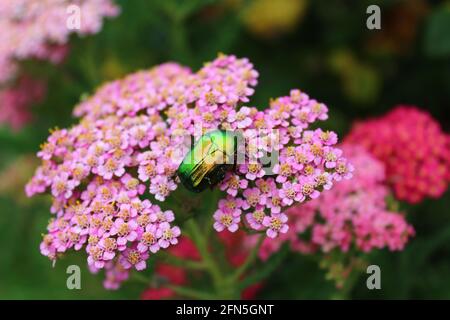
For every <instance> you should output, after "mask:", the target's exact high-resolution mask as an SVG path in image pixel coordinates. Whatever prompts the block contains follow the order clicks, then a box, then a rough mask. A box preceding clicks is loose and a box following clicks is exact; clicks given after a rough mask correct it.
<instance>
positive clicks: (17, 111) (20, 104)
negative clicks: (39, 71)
mask: <svg viewBox="0 0 450 320" xmlns="http://www.w3.org/2000/svg"><path fill="white" fill-rule="evenodd" d="M46 89H47V88H46V85H45V83H44V82H42V81H39V80H35V79H32V78H30V77H27V76H22V77H21V78H20V79H17V83H16V85H15V86H13V87H6V88H4V89H0V124H1V123H8V124H9V125H10V126H11V127H12V128H13V129H18V128H20V127H22V126H23V125H24V124H25V123H27V122H29V121H30V119H31V118H32V115H31V113H30V110H29V107H30V105H31V104H35V103H38V102H39V101H41V100H42V99H43V97H44V95H45V92H46Z"/></svg>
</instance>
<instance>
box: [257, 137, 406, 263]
mask: <svg viewBox="0 0 450 320" xmlns="http://www.w3.org/2000/svg"><path fill="white" fill-rule="evenodd" d="M342 149H343V150H344V151H345V154H346V156H347V157H348V159H349V161H351V162H352V164H353V165H354V166H355V168H356V169H355V174H354V177H353V178H352V180H350V181H343V182H341V183H339V184H338V185H336V186H335V187H334V188H333V189H332V190H330V191H328V192H326V193H324V194H323V195H322V196H321V198H320V199H318V200H313V201H310V202H308V203H306V204H304V205H298V206H294V207H291V208H290V209H288V210H287V212H286V214H287V215H289V218H290V222H289V226H290V228H289V232H288V233H286V234H284V235H283V236H282V237H280V238H278V239H276V241H264V242H263V245H262V247H261V249H260V252H259V255H260V257H261V258H262V259H267V258H268V257H269V256H270V255H271V254H272V253H273V252H275V251H276V250H278V248H279V247H280V246H281V245H282V244H283V243H285V242H289V243H290V246H291V248H292V249H293V250H294V251H298V252H301V253H313V252H316V251H321V252H329V251H331V250H336V249H338V250H341V251H344V252H346V251H348V250H350V249H352V248H354V249H356V250H359V251H363V252H369V251H371V250H373V249H381V248H384V247H387V248H389V249H390V250H402V249H403V248H404V246H405V244H406V243H407V241H408V239H409V238H410V237H411V236H412V235H413V234H414V230H413V228H412V226H411V225H409V224H408V223H407V222H406V220H405V217H404V215H403V214H401V213H398V212H392V211H390V210H389V209H388V208H387V203H386V197H387V196H388V194H389V188H388V187H387V186H386V185H385V182H386V177H385V169H384V165H383V163H382V162H380V161H378V160H377V159H375V158H374V157H373V156H372V155H370V154H369V153H368V152H367V151H365V150H364V149H363V148H362V147H360V146H355V145H349V144H346V145H344V146H342Z"/></svg>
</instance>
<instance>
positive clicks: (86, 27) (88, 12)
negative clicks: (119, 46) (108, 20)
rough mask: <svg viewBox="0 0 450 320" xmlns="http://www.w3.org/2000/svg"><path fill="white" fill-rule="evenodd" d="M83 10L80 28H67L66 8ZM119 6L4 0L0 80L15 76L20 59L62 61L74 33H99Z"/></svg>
mask: <svg viewBox="0 0 450 320" xmlns="http://www.w3.org/2000/svg"><path fill="white" fill-rule="evenodd" d="M70 5H76V6H78V8H79V9H80V11H79V12H80V15H81V17H80V18H81V19H80V21H81V23H80V28H79V29H73V30H72V29H70V28H68V27H67V21H68V18H69V17H70V15H69V13H68V11H67V8H68V7H69V6H70ZM117 14H118V8H117V7H116V6H115V5H114V3H113V2H112V0H88V1H81V0H75V1H73V0H15V1H10V0H1V1H0V29H1V30H4V32H1V33H0V82H3V81H6V80H8V79H10V78H11V77H13V76H14V75H15V73H16V71H17V68H18V66H17V61H18V60H24V59H30V58H38V59H45V60H50V61H52V62H58V61H60V58H61V55H60V54H59V53H62V51H61V50H60V48H61V46H64V45H65V44H66V43H67V42H68V40H69V36H70V34H71V33H77V34H79V35H86V34H94V33H97V32H98V31H99V30H100V29H101V27H102V19H103V17H113V16H116V15H117Z"/></svg>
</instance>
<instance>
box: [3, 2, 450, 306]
mask: <svg viewBox="0 0 450 320" xmlns="http://www.w3.org/2000/svg"><path fill="white" fill-rule="evenodd" d="M116 2H117V3H118V4H119V6H120V7H121V10H122V12H121V14H120V15H119V16H118V17H117V18H114V19H108V20H107V21H106V23H105V25H104V28H103V29H102V31H101V32H100V33H99V34H97V35H94V36H89V37H85V38H78V37H73V38H72V39H71V45H70V47H71V52H70V55H69V57H68V58H67V60H66V61H65V62H64V63H63V64H62V65H60V66H58V67H55V66H53V65H51V64H49V63H45V62H36V61H25V62H23V68H24V70H26V71H27V73H30V74H32V75H34V76H36V77H38V78H43V79H45V80H46V81H47V82H48V93H47V97H46V99H45V100H44V101H43V102H42V103H40V104H39V105H36V106H34V109H33V111H34V114H35V121H34V122H33V123H32V124H30V125H28V126H26V127H25V128H23V129H21V130H20V131H13V130H11V129H10V128H8V127H6V126H1V127H0V146H1V147H0V210H1V213H0V298H2V299H28V298H34V299H47V298H51V299H67V298H77V299H93V298H96V299H103V298H139V296H140V293H141V292H142V289H143V287H142V285H139V284H133V283H126V284H125V285H124V286H123V288H122V289H121V290H119V291H115V292H111V291H107V290H105V289H103V287H102V284H101V281H102V277H100V276H95V275H91V274H90V273H89V271H88V270H87V268H86V262H85V254H83V253H71V254H69V255H68V256H66V257H65V258H63V259H61V260H59V261H58V262H57V264H56V266H55V267H54V268H52V266H51V262H50V261H49V260H48V259H47V258H46V257H43V256H41V255H40V253H39V243H40V241H41V234H42V233H43V232H45V227H46V224H47V221H48V219H49V218H50V213H49V203H50V202H49V199H48V198H46V197H45V196H41V197H37V198H35V199H26V197H25V195H24V193H23V186H24V184H25V182H26V181H27V179H28V178H29V177H30V176H31V175H32V172H33V169H34V167H35V166H36V161H35V160H34V156H33V155H34V154H35V153H36V152H37V150H38V148H39V144H40V143H42V142H43V141H44V140H45V139H46V137H47V135H48V128H51V127H55V126H58V127H65V126H69V125H70V124H72V123H74V122H75V121H77V120H76V119H74V118H73V117H72V116H71V112H72V108H73V106H74V105H75V104H76V103H77V102H78V101H79V100H80V99H81V98H82V97H83V96H84V95H86V94H91V93H93V92H94V90H95V88H96V87H97V86H98V85H100V84H101V83H103V82H104V81H107V80H111V79H115V78H118V77H120V76H122V75H125V74H127V73H129V72H133V71H136V70H138V69H141V68H149V67H151V66H153V65H155V64H158V63H161V62H165V61H168V60H175V61H178V62H180V63H183V64H186V65H188V66H190V67H191V68H193V69H194V70H195V69H197V68H199V67H200V66H201V65H202V63H203V62H205V61H209V60H212V59H213V58H214V57H215V56H216V55H217V53H218V52H224V53H230V54H235V55H237V56H240V57H248V58H249V59H250V60H251V61H252V62H253V63H254V65H255V68H256V69H257V70H258V71H259V72H260V78H259V85H258V87H257V89H256V93H255V95H254V97H253V98H252V104H255V105H258V106H261V107H264V106H266V105H267V104H268V100H269V98H271V97H277V96H280V95H285V94H287V93H288V92H289V90H290V89H291V88H300V89H302V90H304V91H306V92H308V93H309V94H310V95H311V96H313V97H316V98H317V99H319V100H321V101H323V102H325V103H326V104H327V105H328V106H329V108H330V113H329V115H330V119H329V120H328V121H327V122H325V123H324V126H325V127H326V128H328V129H333V130H336V131H337V132H338V133H339V135H340V136H344V135H345V134H346V132H347V131H348V130H349V128H350V126H351V124H352V122H353V121H354V120H356V119H363V118H366V117H371V116H376V115H380V114H383V113H385V112H386V111H387V110H389V109H391V108H393V107H394V106H395V105H396V104H413V105H417V106H419V107H420V108H422V109H426V110H428V111H429V112H430V113H431V114H432V115H433V116H434V117H435V118H436V119H439V121H440V123H441V125H442V127H443V128H444V130H445V131H447V132H448V131H449V128H450V117H448V108H449V107H450V94H449V93H450V2H449V1H425V0H405V1H394V0H389V1H388V0H385V1H365V0H360V1H344V0H329V1H313V0H309V1H308V0H255V1H245V0H225V1H214V0H191V1H186V0H178V1H177V0H165V1H162V0H161V1H158V0H155V1H149V0H132V1H130V0H128V1H127V0H122V1H116ZM370 4H378V5H379V6H380V8H381V14H382V24H381V25H382V29H381V30H368V29H367V28H366V19H367V17H368V14H366V8H367V7H368V5H370ZM449 208H450V192H448V191H447V193H446V194H445V195H444V196H443V197H442V198H440V199H439V200H426V201H424V202H423V203H421V204H420V205H415V206H406V205H402V208H401V209H402V210H405V211H406V212H408V220H409V221H410V222H411V223H412V224H413V225H414V227H415V229H416V233H417V234H416V236H415V237H414V238H413V239H412V240H411V242H410V243H409V245H408V246H407V248H406V249H405V250H404V251H403V252H401V253H389V252H387V251H378V252H375V253H373V254H371V256H370V261H371V263H374V264H378V265H379V266H380V267H381V270H382V278H381V280H382V289H381V290H373V291H369V290H367V288H366V285H365V279H366V276H365V275H364V274H363V275H362V276H361V277H360V278H358V279H356V282H355V285H354V287H352V289H351V290H350V291H349V292H348V294H347V296H346V297H348V298H383V299H389V298H450V276H449V275H450V210H449ZM70 264H79V265H80V266H83V268H82V277H83V278H82V279H83V280H82V290H72V291H71V290H68V289H67V288H66V278H67V275H66V273H65V271H66V267H67V266H68V265H70ZM335 291H336V290H335V288H334V284H333V282H332V281H328V280H326V279H325V272H324V271H323V270H321V269H320V268H318V266H317V262H316V261H314V260H313V258H312V257H305V256H301V255H298V254H291V255H289V256H288V258H287V259H286V260H284V262H283V263H282V265H281V266H280V267H279V268H278V269H277V270H276V271H275V272H274V273H273V275H272V276H271V277H270V278H269V279H268V280H267V281H266V282H265V287H264V289H263V291H262V292H261V293H260V295H259V297H261V298H293V299H295V298H329V297H332V296H333V293H334V292H335Z"/></svg>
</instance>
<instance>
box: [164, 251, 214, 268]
mask: <svg viewBox="0 0 450 320" xmlns="http://www.w3.org/2000/svg"><path fill="white" fill-rule="evenodd" d="M161 255H162V262H165V263H168V264H171V265H174V266H177V267H182V268H184V269H190V270H205V268H206V266H205V264H204V263H203V262H201V261H193V260H184V259H180V258H177V257H175V256H172V255H169V254H166V253H161Z"/></svg>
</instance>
